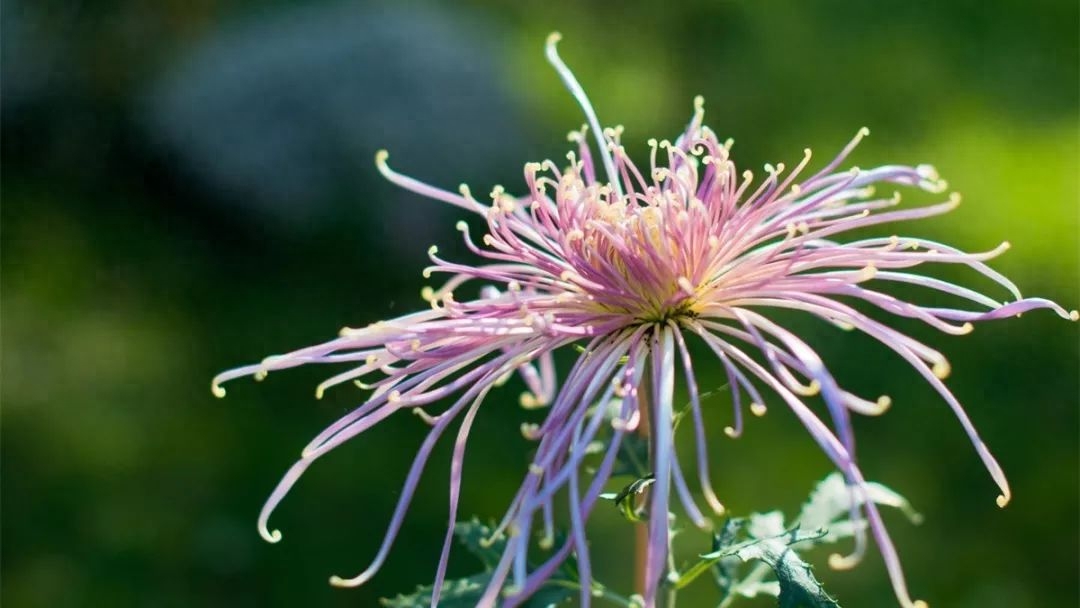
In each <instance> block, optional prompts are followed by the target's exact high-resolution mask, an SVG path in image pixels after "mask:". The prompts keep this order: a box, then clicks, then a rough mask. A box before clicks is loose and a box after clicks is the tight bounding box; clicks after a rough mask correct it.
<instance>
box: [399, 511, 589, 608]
mask: <svg viewBox="0 0 1080 608" xmlns="http://www.w3.org/2000/svg"><path fill="white" fill-rule="evenodd" d="M493 532H494V530H493V528H492V527H491V526H488V525H486V524H483V523H481V522H480V520H479V519H477V518H475V517H474V518H472V519H470V520H468V521H460V522H458V523H456V524H454V535H455V536H456V538H457V541H458V543H459V544H461V545H462V546H464V547H465V548H466V549H467V550H468V551H469V552H470V553H472V554H473V555H475V556H476V557H477V558H478V559H479V560H480V563H481V564H483V567H484V571H483V572H481V573H479V574H474V575H472V576H467V577H464V578H458V579H452V580H448V581H446V582H444V583H443V586H442V591H441V592H440V594H439V608H474V607H475V606H476V604H477V602H479V601H480V597H481V596H482V595H483V593H484V590H485V589H487V586H488V583H489V582H490V581H491V573H492V571H493V570H494V569H495V566H496V565H497V564H498V562H499V560H500V559H501V558H502V554H503V551H505V549H506V537H505V536H502V535H499V536H497V537H492V533H493ZM578 588H579V586H578V576H577V560H576V559H575V558H574V556H573V555H571V556H570V557H569V558H567V559H566V561H564V562H563V563H562V564H561V565H560V566H559V568H558V569H557V570H556V571H555V573H554V574H553V575H552V576H551V578H550V579H548V583H545V584H544V586H542V587H540V589H538V590H537V591H536V593H534V594H533V595H532V596H530V597H529V599H528V600H526V601H525V602H524V604H522V605H523V606H525V608H550V607H551V606H557V605H558V604H561V603H563V602H565V601H567V600H568V599H570V598H571V597H574V596H576V595H577V591H576V590H577V589H578ZM434 589H435V587H434V585H421V586H419V587H417V588H416V591H414V592H413V593H411V594H408V595H405V594H400V595H398V596H396V597H393V598H383V599H380V600H379V602H380V603H381V604H382V605H383V606H386V607H387V608H430V606H431V595H432V592H433V591H434Z"/></svg>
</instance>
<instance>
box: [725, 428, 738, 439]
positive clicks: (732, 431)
mask: <svg viewBox="0 0 1080 608" xmlns="http://www.w3.org/2000/svg"><path fill="white" fill-rule="evenodd" d="M724 434H725V435H727V436H728V437H731V438H732V439H735V438H736V437H738V436H739V432H738V431H736V430H735V427H731V426H725V427H724Z"/></svg>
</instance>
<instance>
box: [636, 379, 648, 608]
mask: <svg viewBox="0 0 1080 608" xmlns="http://www.w3.org/2000/svg"><path fill="white" fill-rule="evenodd" d="M650 390H652V383H651V382H650V381H649V374H648V373H645V374H643V375H642V379H641V384H639V385H638V395H637V397H638V415H639V416H640V420H639V422H638V434H639V435H641V437H643V438H644V439H645V442H646V445H648V446H649V461H648V464H647V470H648V471H651V470H652V467H653V446H652V441H651V440H650V435H651V430H652V428H651V425H650V416H649V391H650ZM647 496H648V492H642V493H641V494H639V495H638V509H642V508H647V504H646V501H647V500H648V498H647ZM652 515H653V514H652V513H650V514H649V516H650V517H652ZM648 555H649V526H648V520H646V521H643V522H638V524H637V525H636V526H635V527H634V591H635V592H636V593H640V594H642V595H644V594H645V586H646V581H645V565H646V561H647V559H648Z"/></svg>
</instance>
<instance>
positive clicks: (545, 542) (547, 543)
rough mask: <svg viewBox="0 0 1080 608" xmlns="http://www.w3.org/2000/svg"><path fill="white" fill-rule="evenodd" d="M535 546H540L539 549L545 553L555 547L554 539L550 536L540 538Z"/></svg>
mask: <svg viewBox="0 0 1080 608" xmlns="http://www.w3.org/2000/svg"><path fill="white" fill-rule="evenodd" d="M537 544H538V545H540V548H541V549H543V550H544V551H547V550H549V549H551V548H552V547H554V546H555V537H554V536H551V535H544V537H543V538H541V539H540V542H539V543H537Z"/></svg>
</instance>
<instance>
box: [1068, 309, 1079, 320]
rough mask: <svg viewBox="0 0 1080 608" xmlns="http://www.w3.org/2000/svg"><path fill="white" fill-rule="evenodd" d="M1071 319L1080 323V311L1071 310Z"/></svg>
mask: <svg viewBox="0 0 1080 608" xmlns="http://www.w3.org/2000/svg"><path fill="white" fill-rule="evenodd" d="M1069 319H1070V320H1072V321H1080V311H1077V310H1070V311H1069Z"/></svg>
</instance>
